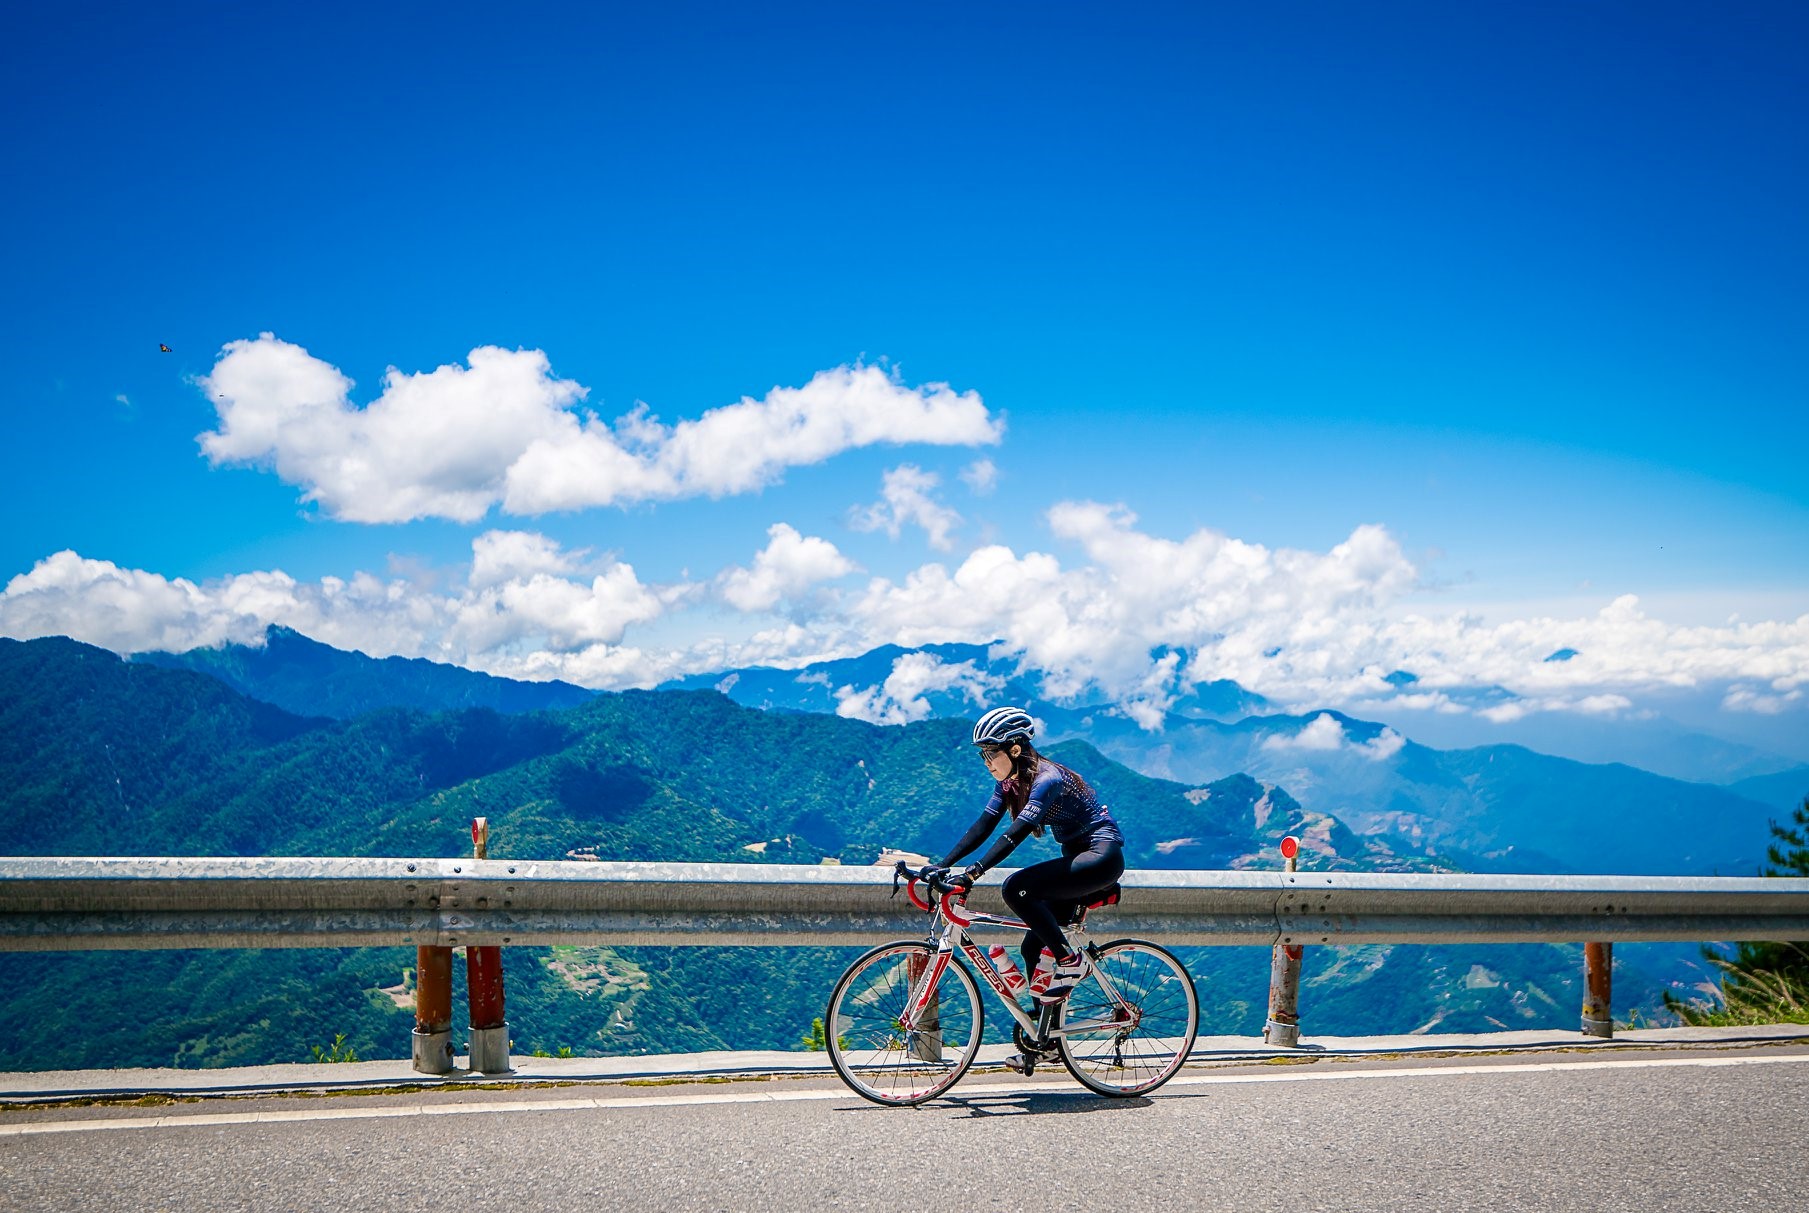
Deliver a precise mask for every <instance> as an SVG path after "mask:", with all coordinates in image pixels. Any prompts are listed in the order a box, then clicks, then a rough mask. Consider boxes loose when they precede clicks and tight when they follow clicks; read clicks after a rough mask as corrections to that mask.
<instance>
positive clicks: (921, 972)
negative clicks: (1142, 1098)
mask: <svg viewBox="0 0 1809 1213" xmlns="http://www.w3.org/2000/svg"><path fill="white" fill-rule="evenodd" d="M928 871H929V869H927V868H926V869H923V870H922V871H914V870H912V869H911V868H910V867H908V866H907V865H905V864H904V863H902V862H901V863H900V864H899V865H898V866H897V868H896V869H894V875H893V878H892V892H893V895H894V896H896V895H897V893H898V882H899V880H900V878H904V879H905V880H907V881H908V883H907V884H906V885H905V893H906V895H907V896H908V897H909V898H910V899H911V903H912V904H913V905H915V906H917V908H918V909H920V910H923V911H924V912H925V913H928V914H929V915H931V922H930V929H929V935H928V938H927V940H917V939H901V940H897V941H895V942H893V943H887V944H881V945H880V946H879V947H877V948H874V949H873V950H871V951H869V952H867V953H866V954H865V955H863V956H861V957H860V959H858V960H856V961H855V962H854V963H853V964H852V965H850V966H848V970H847V972H845V973H843V974H842V976H841V979H840V980H838V981H837V982H836V983H835V989H834V991H833V992H832V993H831V994H830V995H829V1010H828V1013H827V1014H825V1015H824V1016H823V1024H824V1031H823V1038H824V1045H825V1047H826V1048H827V1049H828V1052H829V1061H830V1064H832V1065H833V1066H834V1067H835V1072H836V1073H837V1074H839V1075H841V1077H842V1081H843V1082H845V1083H847V1084H848V1085H849V1086H850V1087H852V1088H853V1089H854V1091H855V1092H856V1093H857V1094H859V1095H861V1096H864V1097H865V1098H867V1099H870V1100H872V1101H873V1102H875V1103H882V1104H889V1105H892V1106H895V1107H908V1106H910V1105H913V1104H920V1103H924V1102H926V1101H928V1100H931V1099H935V1098H936V1097H937V1096H938V1095H941V1094H942V1093H943V1092H944V1091H947V1090H948V1089H949V1088H950V1087H952V1086H954V1085H955V1083H956V1082H958V1081H960V1079H961V1076H962V1075H963V1074H965V1073H967V1071H968V1068H969V1067H970V1066H972V1065H973V1064H974V1058H975V1057H976V1056H977V1055H978V1054H979V1052H980V1038H981V1035H982V1030H983V1028H984V1026H985V1015H984V1012H983V1010H982V1008H981V1005H980V991H979V987H978V986H976V985H975V983H974V978H973V974H972V973H970V972H969V971H968V967H967V965H964V964H962V963H961V959H960V956H965V957H966V958H967V961H968V963H969V964H971V965H972V966H973V967H974V968H975V969H978V970H979V972H980V976H981V977H983V978H984V979H985V980H986V984H987V985H989V986H991V987H992V989H993V992H994V993H995V994H997V995H998V996H999V1000H1000V1001H1001V1002H1002V1003H1003V1004H1004V1006H1005V1011H1006V1013H1007V1014H1008V1015H1010V1016H1011V1019H1012V1023H1013V1027H1012V1031H1011V1036H1012V1041H1013V1043H1015V1044H1016V1045H1017V1048H1018V1054H1017V1057H1016V1059H1015V1062H1016V1064H1013V1063H1012V1062H1008V1063H1007V1064H1008V1065H1011V1068H1012V1069H1014V1070H1017V1071H1018V1072H1019V1073H1021V1074H1024V1075H1026V1076H1028V1075H1029V1074H1031V1073H1033V1072H1034V1070H1035V1068H1036V1066H1037V1064H1038V1063H1043V1064H1048V1063H1050V1062H1052V1061H1053V1060H1054V1059H1055V1058H1057V1057H1059V1058H1060V1059H1061V1062H1062V1064H1063V1065H1065V1066H1066V1067H1067V1068H1068V1072H1069V1073H1070V1074H1072V1075H1074V1077H1075V1078H1077V1079H1078V1080H1080V1082H1081V1084H1082V1085H1084V1086H1086V1087H1087V1088H1089V1089H1090V1090H1093V1091H1096V1092H1098V1093H1099V1094H1101V1095H1105V1096H1112V1097H1120V1096H1130V1095H1146V1094H1148V1093H1149V1092H1151V1091H1154V1090H1155V1089H1156V1088H1157V1087H1159V1086H1161V1085H1162V1084H1163V1083H1165V1082H1167V1081H1168V1080H1169V1079H1170V1078H1172V1077H1174V1075H1175V1072H1176V1071H1177V1070H1179V1069H1180V1068H1181V1065H1182V1063H1183V1062H1185V1061H1186V1060H1187V1055H1188V1052H1189V1050H1191V1049H1192V1048H1193V1041H1194V1036H1195V1034H1196V1033H1197V1032H1198V1030H1199V1022H1200V1006H1199V999H1198V997H1197V996H1196V995H1195V993H1194V988H1193V978H1192V977H1191V976H1190V975H1189V974H1188V972H1187V967H1186V966H1185V965H1183V964H1182V963H1181V962H1180V960H1179V959H1177V958H1176V957H1175V955H1174V954H1173V953H1172V952H1170V951H1168V949H1166V948H1162V947H1158V946H1157V945H1156V944H1153V943H1149V942H1147V941H1145V940H1141V939H1114V940H1113V941H1111V942H1110V943H1103V944H1101V943H1094V942H1091V941H1083V942H1081V945H1080V952H1081V954H1082V955H1083V956H1084V957H1086V970H1085V972H1084V973H1083V974H1082V976H1081V979H1080V981H1079V983H1078V984H1077V985H1076V986H1075V987H1074V990H1073V992H1072V993H1070V994H1069V995H1068V996H1067V997H1066V998H1065V999H1063V1000H1061V1001H1059V1002H1046V1003H1041V1004H1039V1005H1036V1006H1035V1009H1034V1011H1026V1010H1025V1009H1024V1007H1023V1006H1022V1005H1020V1004H1019V1002H1018V999H1017V997H1016V996H1015V995H1014V994H1013V993H1012V991H1011V987H1010V986H1009V985H1008V984H1007V983H1006V980H1005V978H1004V977H1002V976H1000V974H999V971H998V969H997V968H996V967H995V966H994V965H993V963H992V962H991V960H989V959H988V957H987V955H986V953H985V952H984V951H982V950H981V949H980V947H979V946H978V945H977V944H975V943H974V941H973V940H972V939H970V938H969V937H968V933H967V932H968V928H970V927H974V926H987V927H1001V928H1004V929H1006V930H1013V931H1028V930H1029V929H1030V928H1029V926H1028V925H1026V924H1025V923H1022V922H1019V921H1018V920H1017V919H1015V918H1004V917H1001V916H999V915H996V914H987V913H983V912H980V911H977V910H970V909H968V908H967V904H966V903H967V894H968V891H969V888H970V885H969V884H968V882H967V881H966V880H965V879H964V878H960V877H953V878H944V879H941V880H937V881H934V882H932V883H931V884H929V885H928V886H927V890H928V893H929V900H928V901H925V900H924V899H923V898H922V897H919V896H918V894H917V888H918V884H919V882H920V880H921V878H922V877H923V875H924V874H925V873H926V872H928ZM1116 890H1117V886H1113V889H1112V890H1110V891H1108V895H1097V894H1096V895H1095V896H1094V897H1093V898H1091V899H1088V900H1085V901H1082V902H1077V903H1074V904H1073V905H1072V906H1071V907H1069V910H1068V913H1067V915H1066V918H1067V921H1066V922H1065V923H1064V925H1065V926H1067V927H1068V928H1069V930H1070V931H1072V932H1078V933H1080V934H1082V935H1084V934H1085V930H1086V914H1087V911H1088V910H1092V909H1098V908H1099V907H1101V906H1102V905H1107V904H1111V903H1113V902H1115V901H1116V900H1117V891H1116ZM1060 917H1063V915H1061V914H1058V918H1060ZM957 953H959V954H960V956H957Z"/></svg>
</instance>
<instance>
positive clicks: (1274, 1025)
mask: <svg viewBox="0 0 1809 1213" xmlns="http://www.w3.org/2000/svg"><path fill="white" fill-rule="evenodd" d="M1263 1042H1264V1043H1265V1044H1271V1045H1274V1046H1275V1047H1276V1048H1278V1049H1292V1048H1294V1047H1296V1046H1297V1045H1299V1044H1300V1025H1299V1024H1297V1023H1282V1022H1281V1021H1280V1020H1277V1019H1271V1020H1268V1021H1267V1022H1265V1023H1264V1024H1263Z"/></svg>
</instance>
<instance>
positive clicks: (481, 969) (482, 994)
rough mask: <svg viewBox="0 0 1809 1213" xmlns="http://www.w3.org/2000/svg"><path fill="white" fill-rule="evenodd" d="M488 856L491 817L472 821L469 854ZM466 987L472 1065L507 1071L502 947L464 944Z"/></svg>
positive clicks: (482, 1070)
mask: <svg viewBox="0 0 1809 1213" xmlns="http://www.w3.org/2000/svg"><path fill="white" fill-rule="evenodd" d="M489 857H490V819H489V818H487V817H478V818H474V819H473V820H472V822H471V858H473V859H488V858H489ZM465 988H466V991H467V992H468V993H469V994H470V996H471V1069H472V1070H473V1071H474V1072H476V1073H479V1074H506V1073H508V1072H509V1070H510V1069H511V1068H512V1067H511V1066H510V1064H509V1025H508V1022H507V1020H506V1018H505V1016H504V1013H503V973H502V949H501V948H499V947H475V946H471V945H467V946H466V948H465Z"/></svg>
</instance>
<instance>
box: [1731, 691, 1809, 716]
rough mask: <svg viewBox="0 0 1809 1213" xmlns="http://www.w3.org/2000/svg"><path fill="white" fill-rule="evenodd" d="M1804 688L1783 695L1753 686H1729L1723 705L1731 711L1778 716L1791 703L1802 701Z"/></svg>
mask: <svg viewBox="0 0 1809 1213" xmlns="http://www.w3.org/2000/svg"><path fill="white" fill-rule="evenodd" d="M1802 698H1803V692H1802V690H1801V689H1800V688H1799V689H1795V690H1791V691H1788V692H1786V693H1785V694H1782V695H1766V694H1764V693H1763V692H1760V691H1755V690H1753V689H1752V688H1751V687H1743V686H1737V687H1732V688H1729V690H1728V692H1727V694H1726V695H1725V696H1723V697H1722V700H1721V706H1722V707H1724V708H1726V709H1727V710H1728V711H1730V712H1757V713H1758V714H1760V715H1762V716H1776V715H1778V714H1779V713H1780V712H1783V711H1784V710H1785V709H1786V708H1788V707H1789V706H1790V705H1791V704H1793V703H1797V702H1799V701H1801V699H1802Z"/></svg>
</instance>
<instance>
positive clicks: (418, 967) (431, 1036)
mask: <svg viewBox="0 0 1809 1213" xmlns="http://www.w3.org/2000/svg"><path fill="white" fill-rule="evenodd" d="M414 1063H415V1069H417V1070H419V1071H420V1072H421V1073H423V1074H450V1073H452V949H451V948H431V947H423V948H416V949H415V1031H414Z"/></svg>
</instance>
